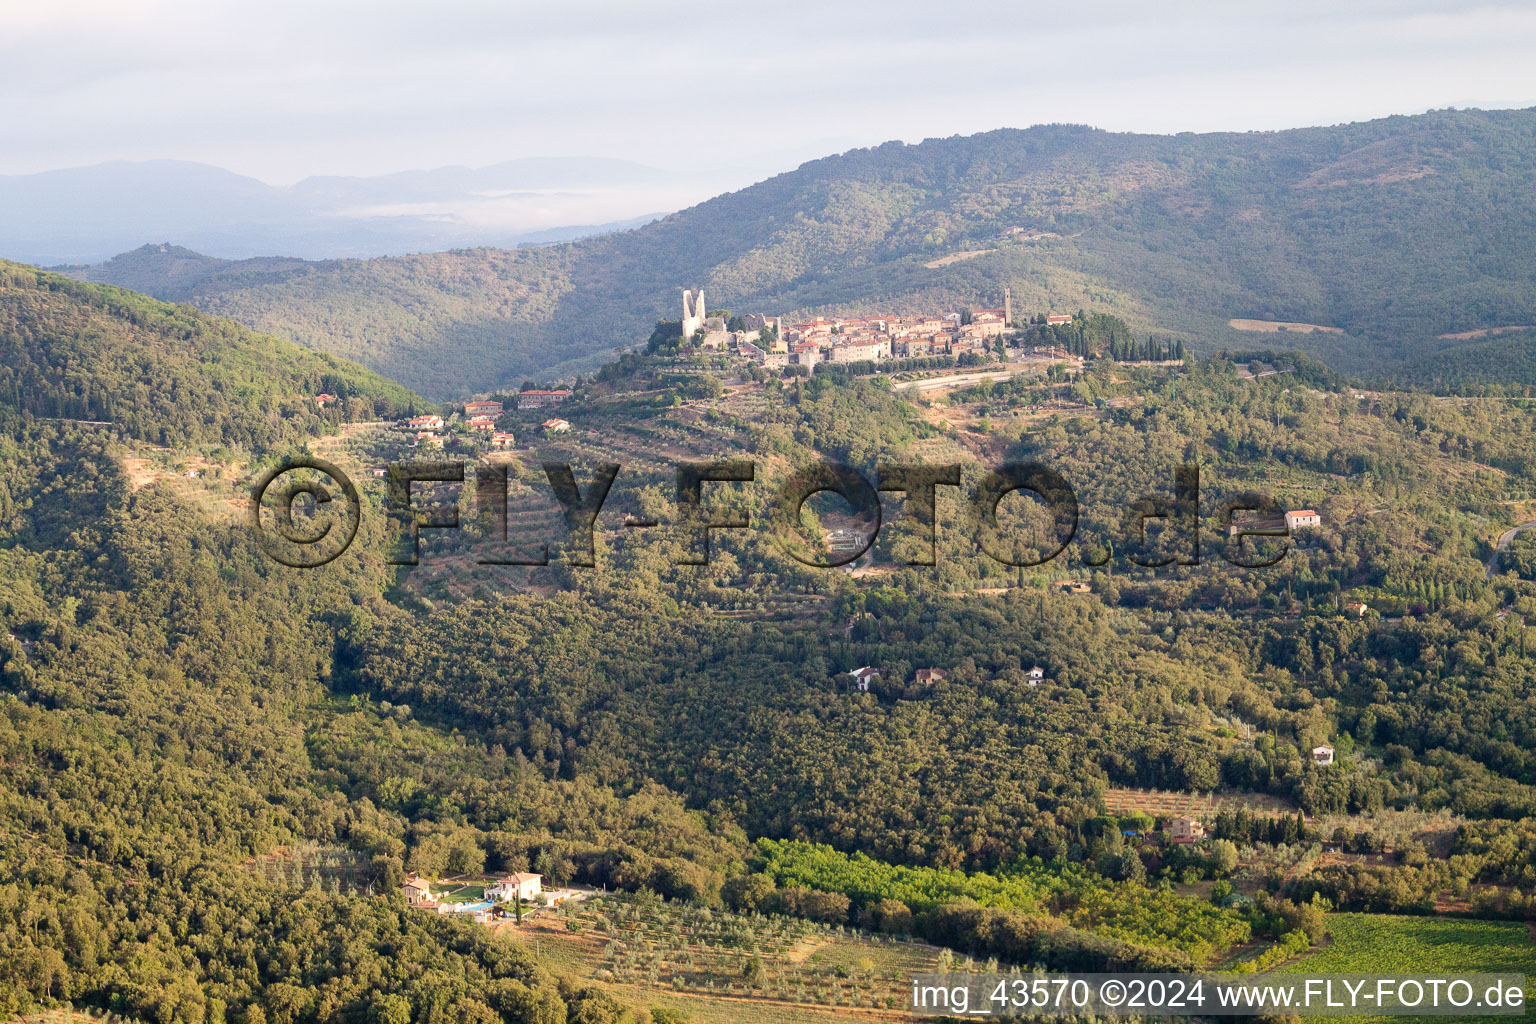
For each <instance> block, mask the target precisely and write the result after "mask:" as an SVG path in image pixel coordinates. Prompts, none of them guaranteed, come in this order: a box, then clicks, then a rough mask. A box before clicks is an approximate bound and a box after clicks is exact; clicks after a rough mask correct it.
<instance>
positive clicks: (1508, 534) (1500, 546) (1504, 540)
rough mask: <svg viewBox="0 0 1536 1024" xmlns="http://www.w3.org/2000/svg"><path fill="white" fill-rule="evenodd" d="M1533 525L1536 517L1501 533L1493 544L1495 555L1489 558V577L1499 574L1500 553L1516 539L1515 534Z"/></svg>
mask: <svg viewBox="0 0 1536 1024" xmlns="http://www.w3.org/2000/svg"><path fill="white" fill-rule="evenodd" d="M1533 526H1536V519H1532V520H1531V521H1530V522H1528V523H1521V524H1520V525H1519V526H1512V527H1510V528H1509V529H1507V530H1505V531H1504V532H1503V533H1501V534H1499V539H1498V542H1497V543H1496V544H1494V546H1493V557H1492V558H1490V559H1488V576H1487V577H1486V578H1487V579H1490V580H1491V579H1493V578H1494V576H1496V575H1498V572H1499V555H1501V554H1503V552H1504V549H1505V548H1507V547H1509V545H1510V543H1511V542H1513V541H1514V539H1515V535H1516V534H1518V533H1524V532H1525V531H1526V530H1529V529H1530V528H1531V527H1533Z"/></svg>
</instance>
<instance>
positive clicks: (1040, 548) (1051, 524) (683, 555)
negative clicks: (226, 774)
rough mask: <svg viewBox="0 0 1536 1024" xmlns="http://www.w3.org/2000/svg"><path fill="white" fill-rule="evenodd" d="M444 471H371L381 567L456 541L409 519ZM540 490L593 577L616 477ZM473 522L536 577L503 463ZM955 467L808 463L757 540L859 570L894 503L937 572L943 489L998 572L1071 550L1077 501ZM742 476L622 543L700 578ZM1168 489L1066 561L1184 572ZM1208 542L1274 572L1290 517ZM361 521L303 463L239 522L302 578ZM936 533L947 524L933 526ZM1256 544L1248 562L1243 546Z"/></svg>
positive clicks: (344, 491) (1179, 492)
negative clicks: (665, 532) (822, 539)
mask: <svg viewBox="0 0 1536 1024" xmlns="http://www.w3.org/2000/svg"><path fill="white" fill-rule="evenodd" d="M467 465H468V464H466V463H464V462H458V461H407V462H396V463H391V464H389V465H387V466H386V467H384V470H383V477H384V481H385V495H384V512H385V514H386V515H387V516H388V518H389V522H390V524H391V528H392V537H391V540H390V542H389V546H390V553H389V561H390V562H391V563H392V564H395V565H416V564H418V563H419V561H420V539H421V531H423V530H457V529H459V528H460V525H461V522H460V520H461V516H460V511H459V507H458V504H457V503H456V502H453V503H447V504H443V503H434V504H432V505H430V506H428V507H423V506H422V505H420V504H418V503H417V502H416V495H415V493H414V492H413V487H414V485H417V484H440V483H447V484H463V483H465V475H466V472H465V471H466V466H467ZM542 467H543V471H544V476H545V478H546V480H547V481H548V483H549V487H550V490H551V491H552V492H553V496H554V500H555V501H556V502H557V503H558V506H559V509H560V513H561V516H562V518H563V520H564V523H565V530H566V536H565V538H564V540H565V544H564V551H565V554H564V557H563V559H562V561H563V563H564V564H566V565H570V566H576V567H593V566H596V565H597V546H596V543H595V531H596V530H597V526H598V517H599V515H600V514H601V513H602V511H603V505H604V503H605V502H606V501H607V499H608V495H609V492H610V491H611V490H612V488H613V485H614V482H615V481H616V480H617V479H618V478H619V476H620V474H621V472H622V468H621V467H620V466H619V465H617V464H616V463H599V464H597V465H596V466H594V467H593V469H592V472H591V474H590V475H589V476H588V479H587V481H586V483H585V484H584V485H583V484H581V483H579V482H578V481H577V479H576V472H575V470H574V469H573V468H572V467H571V465H570V464H569V463H564V462H546V463H543V464H542ZM473 469H474V495H475V514H476V515H478V516H479V517H480V518H481V525H482V527H483V529H482V530H481V531H480V536H481V538H482V546H483V547H484V549H485V550H484V551H482V553H481V554H482V557H479V558H477V561H478V563H479V564H481V565H523V566H538V565H549V564H550V553H549V545H548V544H547V543H546V544H544V545H542V546H541V547H540V548H539V549H538V550H536V551H534V552H524V553H509V552H508V551H507V537H508V529H507V527H508V487H509V478H508V472H507V467H506V465H505V464H504V463H484V464H479V465H476V466H474V467H473ZM962 479H963V474H962V467H961V466H960V465H959V464H946V465H921V464H913V463H886V462H881V463H878V464H877V465H876V473H875V481H874V483H871V482H870V480H869V478H868V477H866V476H865V475H864V474H863V473H861V472H860V471H859V470H857V469H855V468H853V467H852V466H848V465H844V464H842V463H837V462H830V461H819V462H815V463H812V464H810V465H808V466H805V467H803V468H800V469H798V470H796V471H794V472H792V473H790V474H789V475H788V476H787V477H786V478H785V480H784V481H783V482H782V483H781V484H779V485H778V486H777V487H776V488H774V489H773V490H772V492H771V494H769V495H768V507H767V511H766V513H765V516H764V518H765V519H766V520H767V522H768V525H769V527H770V528H769V530H768V534H769V536H770V537H771V538H772V540H773V542H774V543H776V544H778V545H779V546H780V547H781V548H782V549H783V551H784V552H785V553H786V554H788V555H789V556H790V557H792V558H794V559H795V560H796V561H798V562H801V563H802V564H805V565H809V566H814V567H817V568H836V567H838V566H844V565H848V564H850V563H852V562H854V561H856V560H857V559H859V558H860V557H862V556H863V555H864V554H865V553H866V552H867V551H869V549H870V548H871V547H872V546H873V545H874V543H875V540H876V538H877V537H878V535H879V533H880V528H881V526H882V523H883V521H884V509H883V508H882V498H881V494H882V492H885V493H890V492H899V493H900V494H901V495H902V496H903V497H904V499H905V503H904V508H905V515H906V517H907V519H908V520H909V527H910V528H911V529H912V530H914V531H915V540H916V543H915V545H913V550H909V553H908V557H907V558H905V560H904V563H905V564H907V565H913V566H932V565H936V564H937V562H938V545H937V534H938V528H939V525H940V524H939V519H938V505H939V501H938V497H939V494H940V489H941V488H955V489H957V490H958V491H960V492H961V493H960V495H959V496H960V497H961V498H962V501H963V508H964V510H965V511H964V518H965V519H966V520H968V523H966V524H964V525H965V526H968V528H969V530H970V532H971V534H972V536H974V538H975V540H976V543H977V546H978V547H980V549H981V551H982V553H983V554H985V555H986V556H987V557H989V558H992V559H994V560H996V561H998V562H1000V563H1002V564H1005V565H1010V566H1021V567H1028V566H1036V565H1043V564H1045V563H1047V562H1050V561H1052V560H1054V559H1056V558H1057V557H1059V556H1061V554H1062V553H1063V552H1065V551H1066V550H1067V549H1068V547H1069V546H1070V545H1072V543H1073V541H1074V539H1078V526H1079V506H1078V500H1077V493H1076V491H1075V490H1074V489H1073V488H1072V485H1071V484H1070V483H1069V482H1068V481H1067V479H1066V478H1065V477H1063V476H1062V475H1061V474H1060V473H1059V472H1057V471H1056V470H1054V469H1052V468H1051V467H1049V466H1046V465H1044V464H1042V463H1039V462H1020V463H1008V464H1006V465H1003V466H1001V467H998V468H996V469H989V470H984V471H983V473H982V475H981V477H980V479H978V480H977V481H975V482H974V484H973V485H972V486H970V487H969V488H968V493H965V492H966V491H967V489H966V488H964V486H963V484H962ZM756 482H757V470H756V465H755V464H754V463H753V462H752V461H750V460H746V459H723V460H718V461H713V462H683V463H679V464H678V465H677V467H676V491H675V506H674V515H673V517H672V521H671V522H670V523H668V524H666V526H665V527H663V524H662V523H661V522H660V521H659V520H657V519H649V518H639V517H635V516H629V517H626V518H625V519H624V521H623V526H624V528H625V529H626V530H630V531H633V530H648V529H652V528H658V527H663V528H665V529H669V530H670V531H672V536H673V537H674V538H675V540H676V541H677V543H678V547H679V552H678V554H677V555H676V556H675V559H674V560H675V562H676V564H678V565H708V564H709V558H710V537H711V535H712V534H714V533H715V532H717V531H721V530H746V529H751V528H753V526H754V523H753V521H752V516H751V514H750V513H749V512H746V511H743V510H741V509H740V508H739V507H727V506H725V505H722V504H712V503H711V502H710V501H709V496H708V494H707V493H706V485H708V484H731V483H736V484H754V483H756ZM1172 484H1173V486H1172V489H1171V490H1170V491H1168V492H1165V493H1154V494H1147V495H1143V496H1142V497H1140V498H1138V499H1136V500H1135V501H1132V502H1130V503H1129V504H1128V505H1127V506H1126V507H1125V509H1124V511H1123V513H1122V514H1121V516H1120V517H1119V523H1118V524H1116V525H1118V527H1119V538H1118V539H1117V540H1115V541H1114V542H1113V543H1112V544H1105V543H1103V542H1102V541H1100V540H1095V541H1093V542H1092V543H1091V544H1089V543H1086V542H1084V541H1082V540H1079V551H1078V557H1079V559H1080V560H1081V562H1082V564H1084V565H1087V566H1090V567H1098V566H1103V565H1105V564H1107V563H1108V562H1109V560H1110V559H1111V558H1112V557H1114V554H1113V550H1114V549H1115V548H1116V547H1118V548H1119V549H1120V550H1121V552H1122V554H1123V557H1125V558H1126V559H1128V560H1129V561H1130V562H1132V563H1134V564H1136V565H1140V566H1144V567H1149V568H1157V567H1162V566H1168V565H1198V564H1200V560H1201V553H1202V539H1203V537H1202V533H1203V532H1204V531H1202V527H1201V518H1200V470H1199V467H1198V466H1193V465H1184V466H1179V467H1178V468H1177V469H1175V470H1174V473H1173V480H1172ZM823 492H830V493H833V494H837V495H840V496H841V497H842V498H843V500H844V501H846V502H847V504H848V507H849V510H850V513H849V516H850V519H851V525H850V527H849V528H847V529H844V530H839V531H837V533H838V535H839V536H838V543H837V544H836V545H834V547H833V549H832V550H827V549H826V547H825V546H824V545H823V546H817V545H815V544H812V543H809V542H807V540H806V539H805V530H804V519H803V514H804V506H805V503H806V502H807V501H808V500H810V499H811V498H812V497H813V496H814V495H817V494H820V493H823ZM1015 493H1019V494H1023V495H1026V496H1028V497H1029V498H1031V499H1033V500H1032V501H1031V502H1030V505H1031V509H1030V513H1029V515H1030V518H1031V523H1030V525H1029V526H1028V527H1027V533H1028V536H1027V538H1021V536H1020V534H1021V533H1023V532H1025V528H1023V527H1021V526H1020V525H1019V524H1018V523H1017V522H1007V521H1005V517H1003V516H1000V514H999V506H1000V505H1001V504H1002V502H1003V499H1004V498H1006V497H1008V496H1009V495H1012V494H1015ZM1215 511H1216V515H1217V521H1218V523H1219V526H1220V528H1219V529H1218V530H1217V531H1216V532H1215V533H1214V535H1213V536H1214V539H1215V541H1216V546H1217V548H1218V552H1219V554H1220V555H1221V557H1222V558H1223V559H1224V560H1225V561H1226V562H1228V563H1229V564H1231V565H1234V566H1238V567H1241V568H1249V569H1253V568H1263V567H1265V566H1269V565H1274V564H1275V563H1276V562H1278V561H1279V560H1280V559H1281V558H1283V557H1284V556H1285V554H1286V551H1287V550H1288V546H1287V544H1286V543H1285V540H1286V538H1288V537H1289V535H1290V528H1291V525H1292V524H1291V521H1290V520H1291V516H1292V515H1294V513H1287V512H1286V511H1285V510H1284V509H1283V508H1282V507H1281V506H1279V505H1278V504H1277V503H1276V502H1275V501H1274V499H1272V498H1271V497H1269V496H1268V495H1265V494H1261V493H1258V492H1253V491H1245V492H1242V493H1240V494H1237V495H1235V496H1232V497H1230V498H1228V499H1226V500H1225V501H1223V502H1222V503H1221V504H1220V505H1219V507H1218V508H1217V509H1216V510H1215ZM361 519H362V501H361V499H360V497H359V495H358V491H357V488H356V486H355V485H354V484H353V483H352V481H351V480H350V479H348V477H347V476H346V474H345V473H343V472H342V471H341V470H340V469H339V468H338V467H336V466H335V465H332V464H331V463H329V462H326V461H325V460H323V459H316V458H312V457H308V456H303V457H295V458H289V459H285V460H283V461H282V462H281V463H279V464H278V465H276V466H274V467H273V468H271V469H269V470H268V471H267V472H265V473H263V474H262V475H261V477H260V478H259V479H258V480H257V481H256V482H255V484H254V485H253V487H252V490H251V497H250V508H249V522H250V524H251V528H252V530H253V531H254V532H255V533H256V536H257V540H258V543H260V545H261V547H262V550H263V551H265V552H266V553H267V554H268V555H269V556H270V557H272V558H273V559H274V560H275V561H278V562H280V563H282V564H283V565H288V566H293V567H295V568H316V567H318V566H322V565H325V564H327V563H328V562H331V561H333V560H334V559H335V558H336V557H337V556H339V555H340V554H341V553H342V552H344V551H345V550H347V548H348V547H349V546H350V545H351V544H352V542H353V540H354V539H355V538H356V536H357V533H358V526H359V524H360V522H361ZM946 525H950V524H946ZM1250 538H1251V539H1253V540H1254V541H1255V542H1257V543H1261V544H1263V548H1262V550H1260V549H1256V548H1255V546H1253V545H1249V544H1248V543H1246V541H1247V540H1248V539H1250Z"/></svg>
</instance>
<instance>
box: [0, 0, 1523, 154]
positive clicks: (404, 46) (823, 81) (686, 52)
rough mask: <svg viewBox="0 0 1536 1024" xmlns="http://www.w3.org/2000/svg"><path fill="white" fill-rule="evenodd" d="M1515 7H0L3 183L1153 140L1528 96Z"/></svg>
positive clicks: (384, 2)
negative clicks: (75, 174) (1028, 136)
mask: <svg viewBox="0 0 1536 1024" xmlns="http://www.w3.org/2000/svg"><path fill="white" fill-rule="evenodd" d="M1533 66H1536V6H1533V5H1530V4H1514V3H1511V4H1454V3H1430V2H1412V0H1407V2H1402V0H1397V2H1381V3H1348V2H1347V0H1346V2H1324V3H1312V2H1295V0H1283V2H1282V0H1275V2H1272V3H1264V4H1236V3H1225V2H1218V0H1204V2H1201V3H1187V4H1184V3H1169V4H1148V3H1145V2H1125V3H1119V2H1111V3H1090V4H1082V3H1077V4H1068V3H1056V4H1040V3H1034V2H1019V0H1004V2H998V3H977V2H972V0H947V2H942V3H936V2H933V0H883V2H879V3H876V2H872V0H864V2H859V3H846V2H840V0H814V2H802V0H788V2H785V0H775V2H773V3H762V4H755V5H748V4H742V3H710V2H701V0H688V2H686V3H682V2H678V3H672V2H656V0H577V2H569V0H567V2H561V3H548V4H529V3H518V2H499V3H497V2H488V0H437V2H429V3H422V2H419V0H412V2H402V0H368V2H350V0H349V2H328V0H263V2H261V3H235V2H225V0H48V2H42V3H40V2H37V0H0V104H3V106H0V109H3V110H4V111H5V114H4V116H3V118H0V173H25V172H31V171H38V170H45V169H50V168H56V167H64V166H72V165H79V164H88V163H96V162H99V161H104V160H112V159H150V158H162V157H169V158H179V159H188V160H200V161H205V162H208V163H213V164H217V165H219V166H222V167H227V168H229V169H231V170H235V171H240V172H243V173H246V174H251V175H254V176H256V177H258V178H261V179H263V180H265V181H268V182H270V183H274V184H280V183H286V182H291V181H293V180H296V179H298V178H301V177H303V176H305V175H309V174H319V173H323V174H375V173H383V172H387V171H393V170H402V169H407V168H419V167H433V166H439V165H444V164H468V165H483V164H489V163H495V162H498V161H501V160H508V159H513V158H516V157H522V156H535V155H599V156H619V157H627V158H630V159H634V160H639V161H641V162H644V163H649V164H653V165H656V166H659V167H664V168H668V169H676V170H681V169H685V168H696V169H719V168H740V169H741V170H742V171H743V172H746V171H751V172H753V173H757V172H767V171H769V170H775V169H781V168H784V167H788V166H792V165H793V164H795V163H797V162H799V161H800V160H803V159H807V158H810V157H814V156H819V155H823V154H825V153H829V152H833V151H838V150H843V149H847V148H850V147H852V146H857V145H865V144H871V143H877V142H881V141H884V140H887V139H893V138H899V139H904V140H907V141H916V140H919V139H922V138H925V137H930V136H942V135H954V134H969V133H972V132H978V131H984V130H987V129H991V128H998V127H1004V126H1009V127H1027V126H1028V125H1030V124H1035V123H1039V122H1046V121H1071V122H1085V123H1089V124H1093V125H1097V126H1100V127H1104V128H1109V129H1124V130H1139V131H1153V132H1174V131H1209V130H1218V129H1221V130H1225V129H1250V128H1284V127H1291V126H1297V125H1305V124H1331V123H1336V122H1340V121H1350V120H1360V119H1365V118H1370V117H1377V116H1381V115H1385V114H1389V113H1417V112H1420V111H1423V110H1425V109H1428V108H1431V107H1445V106H1487V107H1493V106H1531V105H1536V75H1533V74H1532V72H1531V68H1532V67H1533Z"/></svg>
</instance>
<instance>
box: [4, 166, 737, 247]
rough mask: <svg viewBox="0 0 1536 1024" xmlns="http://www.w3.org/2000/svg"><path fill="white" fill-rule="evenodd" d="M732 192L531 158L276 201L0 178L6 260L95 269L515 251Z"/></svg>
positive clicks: (99, 178) (143, 185) (64, 179)
mask: <svg viewBox="0 0 1536 1024" xmlns="http://www.w3.org/2000/svg"><path fill="white" fill-rule="evenodd" d="M730 180H734V179H726V178H721V177H718V176H710V175H684V174H675V173H672V172H668V171H661V170H657V169H656V168H654V167H646V166H644V165H641V164H637V163H631V162H629V161H625V160H610V159H597V158H531V159H525V160H514V161H511V162H508V163H502V164H496V165H494V166H491V167H482V168H475V169H472V168H467V167H441V168H437V169H435V170H424V171H406V172H402V173H399V174H387V175H381V176H378V177H371V178H347V177H315V178H306V179H304V180H303V181H300V182H298V183H297V184H294V185H289V186H281V187H280V186H272V185H267V184H265V183H263V182H260V181H257V180H256V179H254V178H248V177H245V176H243V175H240V174H235V173H232V172H230V171H226V170H222V169H220V168H217V167H210V166H208V165H206V164H198V163H186V162H181V161H174V160H153V161H147V162H143V163H127V162H116V163H106V164H97V165H95V166H91V167H79V168H72V169H68V170H58V171H47V172H44V173H41V174H28V175H11V176H0V257H5V258H10V259H18V260H24V261H26V262H30V263H36V264H41V265H50V264H64V263H94V262H97V261H100V260H103V259H106V258H107V257H108V256H111V255H112V254H113V253H118V252H122V251H124V250H125V249H130V248H132V247H134V246H137V245H140V244H143V243H145V242H152V241H156V240H158V239H162V238H174V239H176V240H177V241H178V242H180V243H182V244H185V245H188V246H191V247H192V248H195V249H197V250H199V251H203V252H210V253H214V254H217V255H219V256H222V257H228V258H243V257H251V256H269V255H273V254H275V253H281V254H284V255H289V256H302V257H308V258H312V259H325V258H334V257H343V256H354V257H367V256H383V255H388V254H398V253H405V252H425V251H435V250H441V249H450V248H455V247H460V246H470V245H499V246H517V245H526V244H530V243H544V242H552V241H563V240H568V239H572V238H579V237H581V236H583V235H590V234H595V233H599V232H601V231H609V230H614V229H617V228H623V227H633V226H635V225H637V224H643V223H645V222H646V221H648V220H652V219H655V217H656V216H658V213H657V211H663V212H664V211H667V210H675V209H677V208H679V207H681V206H686V205H688V204H689V203H693V202H697V201H698V200H700V199H702V198H705V197H707V196H709V195H713V194H714V193H715V192H718V191H719V190H720V189H721V188H723V187H725V186H726V184H727V183H728V182H729V181H730Z"/></svg>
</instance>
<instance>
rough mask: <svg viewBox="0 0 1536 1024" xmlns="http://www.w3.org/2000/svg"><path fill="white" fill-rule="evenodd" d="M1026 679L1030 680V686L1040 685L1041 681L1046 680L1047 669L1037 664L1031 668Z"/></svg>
mask: <svg viewBox="0 0 1536 1024" xmlns="http://www.w3.org/2000/svg"><path fill="white" fill-rule="evenodd" d="M1025 679H1026V680H1027V681H1028V683H1029V685H1030V686H1039V685H1040V684H1041V683H1043V682H1045V669H1043V668H1041V667H1040V666H1039V665H1035V666H1034V667H1032V668H1031V669H1030V670H1029V672H1028V674H1027V675H1026V676H1025Z"/></svg>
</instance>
